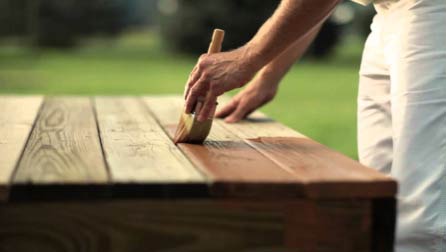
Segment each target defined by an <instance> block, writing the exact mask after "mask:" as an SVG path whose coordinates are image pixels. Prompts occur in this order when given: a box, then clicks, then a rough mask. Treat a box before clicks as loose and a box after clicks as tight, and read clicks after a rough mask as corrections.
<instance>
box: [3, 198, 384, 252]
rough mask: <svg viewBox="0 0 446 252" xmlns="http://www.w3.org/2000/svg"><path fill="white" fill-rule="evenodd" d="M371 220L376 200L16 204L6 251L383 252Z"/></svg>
mask: <svg viewBox="0 0 446 252" xmlns="http://www.w3.org/2000/svg"><path fill="white" fill-rule="evenodd" d="M383 210H384V209H383ZM371 216H372V213H371V203H370V201H369V200H347V201H346V200H342V201H339V200H330V201H311V200H298V199H295V200H292V201H281V200H268V201H252V200H233V199H231V200H212V201H209V200H180V201H163V200H125V201H122V200H121V201H120V200H114V201H99V202H88V203H87V202H76V201H74V202H53V203H48V202H47V203H20V204H17V203H16V204H8V205H0V226H1V227H2V228H1V229H0V241H1V242H0V251H4V252H10V251H11V252H13V251H14V252H22V251H51V252H58V251H64V252H70V251H73V252H74V251H111V252H120V251H126V252H127V251H154V252H223V251H235V252H294V251H295V252H371V251H373V252H381V251H379V250H370V249H371V241H372V237H373V236H372V235H371V231H372V220H371ZM375 238H378V237H375ZM381 238H384V239H383V240H382V241H380V240H376V241H377V242H380V243H382V242H386V241H388V240H386V239H385V237H381ZM389 245H391V244H386V246H389Z"/></svg>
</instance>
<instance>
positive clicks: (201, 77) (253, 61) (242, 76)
mask: <svg viewBox="0 0 446 252" xmlns="http://www.w3.org/2000/svg"><path fill="white" fill-rule="evenodd" d="M339 1H340V0H282V1H281V2H280V4H279V6H278V8H277V9H276V11H275V12H274V14H273V15H272V16H271V18H270V19H268V20H267V21H266V22H265V23H264V24H263V25H262V27H260V29H259V31H258V32H257V33H256V35H255V36H254V37H253V38H252V39H251V40H250V41H249V42H248V43H247V44H246V45H244V46H242V47H240V48H239V49H236V50H233V51H230V52H224V53H216V54H211V55H207V54H206V55H202V56H201V57H200V59H199V60H198V63H197V65H196V66H195V68H194V69H193V70H192V73H191V75H190V76H189V80H188V82H187V85H186V90H185V98H186V111H185V112H186V113H191V112H192V110H194V107H195V106H197V107H198V108H200V109H197V108H195V109H196V110H197V111H195V112H197V113H198V115H197V119H198V120H199V121H205V120H207V119H208V118H209V117H212V116H213V113H214V111H215V108H216V101H217V96H219V95H221V94H223V93H224V92H226V91H229V90H232V89H234V88H238V87H241V86H243V85H245V84H246V83H247V82H249V81H250V80H251V79H252V77H253V76H254V74H255V73H256V72H257V71H258V70H260V69H261V68H263V67H264V66H265V65H267V64H268V65H269V63H270V62H271V61H274V59H275V58H277V57H278V55H281V54H282V53H283V52H284V51H287V48H289V47H290V46H291V45H292V44H293V43H295V42H296V41H300V40H301V39H303V38H304V37H306V35H307V34H308V33H310V31H312V30H314V29H315V27H318V26H319V25H320V24H322V22H323V21H324V20H325V19H326V18H327V17H328V15H329V14H330V12H331V11H332V10H333V9H334V7H335V6H336V4H337V3H338V2H339ZM302 48H303V46H302ZM279 58H281V57H279ZM279 61H281V60H279ZM273 65H275V64H273ZM279 65H282V63H280V62H279ZM273 68H274V67H273ZM285 68H286V67H285ZM279 69H280V68H279ZM285 72H286V71H285ZM197 102H198V103H197Z"/></svg>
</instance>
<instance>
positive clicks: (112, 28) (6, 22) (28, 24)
mask: <svg viewBox="0 0 446 252" xmlns="http://www.w3.org/2000/svg"><path fill="white" fill-rule="evenodd" d="M126 5H127V2H126V1H125V0H89V1H78V0H0V7H1V8H0V14H1V15H0V16H1V17H2V22H1V23H2V25H1V26H0V35H3V36H11V35H12V36H25V37H27V38H28V41H29V43H30V44H31V45H33V46H39V47H62V48H64V47H72V46H75V45H76V44H77V42H78V40H79V38H80V37H82V36H89V35H92V34H102V35H105V36H114V35H117V34H119V33H120V32H121V31H122V30H123V28H124V27H125V22H124V20H123V17H125V15H124V14H125V10H126V8H125V6H126Z"/></svg>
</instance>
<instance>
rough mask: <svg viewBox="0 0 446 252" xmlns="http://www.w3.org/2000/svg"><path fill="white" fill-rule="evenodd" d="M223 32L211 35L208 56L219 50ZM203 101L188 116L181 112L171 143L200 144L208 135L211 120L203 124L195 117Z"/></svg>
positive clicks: (216, 31) (215, 32)
mask: <svg viewBox="0 0 446 252" xmlns="http://www.w3.org/2000/svg"><path fill="white" fill-rule="evenodd" d="M224 35H225V32H224V31H223V30H220V29H215V30H214V33H213V34H212V41H211V43H210V45H209V49H208V54H211V53H218V52H220V50H221V44H222V42H223V38H224ZM203 102H204V100H200V99H199V100H198V101H197V104H195V106H194V107H195V108H194V109H193V112H192V113H190V114H188V113H185V112H183V113H182V114H181V117H180V122H179V123H178V126H177V130H176V132H175V137H174V138H173V141H174V143H175V144H177V143H195V144H201V143H203V142H204V140H205V139H206V137H207V136H208V135H209V132H210V131H211V127H212V118H209V119H207V120H206V121H204V122H199V121H197V116H196V115H198V113H199V111H200V109H201V107H202V106H203ZM214 113H215V111H212V113H211V115H214Z"/></svg>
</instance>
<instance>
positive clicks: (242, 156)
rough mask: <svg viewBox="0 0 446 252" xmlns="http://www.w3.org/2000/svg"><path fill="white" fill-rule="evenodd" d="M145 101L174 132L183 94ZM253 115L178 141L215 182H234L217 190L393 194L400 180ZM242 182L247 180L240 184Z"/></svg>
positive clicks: (316, 194) (328, 195)
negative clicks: (200, 139)
mask: <svg viewBox="0 0 446 252" xmlns="http://www.w3.org/2000/svg"><path fill="white" fill-rule="evenodd" d="M227 100H228V99H227V98H223V99H220V102H222V101H223V104H224V103H225V102H227ZM145 101H146V103H147V104H148V106H149V107H150V109H151V110H152V111H153V113H154V114H155V117H157V118H158V120H159V122H160V124H161V125H162V126H163V127H164V128H165V129H166V131H167V132H168V133H169V134H171V135H173V131H174V129H175V127H176V123H177V120H178V119H177V118H178V116H179V113H180V111H181V109H182V106H183V105H184V101H183V99H182V98H180V97H164V98H160V97H158V98H152V97H148V98H146V99H145ZM252 117H253V118H256V119H254V120H245V121H243V122H242V123H239V124H227V123H224V122H223V121H221V120H218V119H215V121H214V124H213V127H212V129H211V132H210V134H209V137H208V140H207V141H206V142H205V143H204V144H203V145H190V144H179V145H178V146H179V148H181V149H182V150H183V151H184V153H185V154H186V155H187V156H188V157H190V158H191V160H192V162H194V164H195V165H197V167H199V168H200V169H202V170H204V172H205V173H206V174H209V176H210V177H212V178H213V179H214V180H215V182H217V183H218V182H226V181H230V182H233V183H231V185H227V186H225V185H224V184H223V185H221V184H218V191H219V192H220V190H222V191H224V193H225V194H226V193H229V194H238V195H250V196H253V194H255V193H258V194H260V195H262V196H266V195H268V194H269V193H270V194H271V195H277V194H278V193H280V194H281V195H282V196H287V195H293V196H300V197H309V198H342V197H344V198H351V197H387V196H392V195H395V193H396V190H397V185H396V182H395V181H393V180H392V179H390V178H388V177H386V176H384V175H382V174H380V173H379V172H377V171H375V170H373V169H371V168H368V167H365V166H362V165H360V164H359V163H358V162H356V161H353V160H351V159H350V158H348V157H346V156H344V155H342V154H340V153H337V152H335V151H333V150H330V149H329V148H327V147H325V146H323V145H321V144H318V143H316V142H315V141H313V140H311V139H308V138H307V137H305V136H304V135H302V134H300V133H297V132H295V131H292V130H291V129H289V128H287V127H285V126H283V125H281V124H279V123H277V122H275V121H273V120H271V119H268V118H267V117H266V116H265V115H263V114H262V113H259V112H256V113H254V114H253V116H252ZM259 120H260V121H259ZM262 121H263V122H264V123H266V126H264V125H263V124H262ZM278 136H279V137H278ZM259 154H261V155H259ZM271 161H272V162H271ZM273 171H275V172H273ZM240 181H243V185H239V183H238V182H240ZM268 182H270V183H269V184H268ZM265 183H266V184H265ZM271 184H274V186H271ZM289 184H292V185H293V186H289ZM250 186H251V187H252V188H249V187H250ZM253 186H255V187H253ZM241 188H243V189H241ZM268 189H270V190H268ZM281 189H283V190H281Z"/></svg>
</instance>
